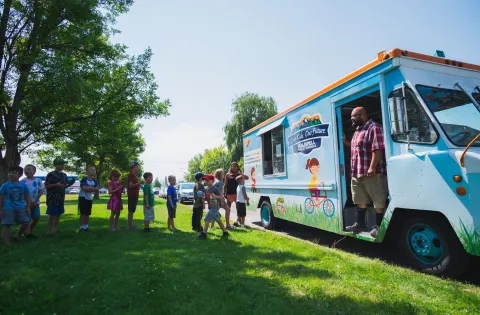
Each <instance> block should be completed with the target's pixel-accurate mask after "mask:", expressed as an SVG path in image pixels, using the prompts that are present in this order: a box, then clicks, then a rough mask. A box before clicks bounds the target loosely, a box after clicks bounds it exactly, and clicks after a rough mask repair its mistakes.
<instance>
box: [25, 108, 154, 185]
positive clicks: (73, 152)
mask: <svg viewBox="0 0 480 315" xmlns="http://www.w3.org/2000/svg"><path fill="white" fill-rule="evenodd" d="M117 118H118V117H117ZM141 127H142V126H141V125H140V124H136V123H135V122H133V121H126V120H125V121H123V122H121V123H117V122H116V121H111V122H110V123H107V122H103V123H101V124H97V125H96V128H90V129H89V128H85V129H83V130H81V131H80V133H79V134H78V135H76V136H75V137H71V138H59V139H58V141H55V142H53V143H52V144H51V145H49V146H47V147H45V148H43V149H42V150H40V151H38V152H37V155H36V157H35V158H34V159H35V162H36V163H37V164H38V165H39V166H40V167H41V168H44V169H49V168H51V167H52V165H53V162H52V161H53V159H54V158H55V157H56V156H61V157H63V158H65V159H67V162H68V163H67V164H66V165H65V169H66V170H67V171H69V172H73V173H79V174H80V173H83V172H84V171H85V168H86V166H88V165H94V166H95V168H96V170H97V180H98V182H99V183H100V184H102V185H106V183H107V182H108V179H109V173H110V170H112V169H117V170H119V171H120V172H121V173H124V174H126V173H128V172H129V170H130V169H129V163H130V161H132V160H137V159H138V157H139V155H140V154H141V153H142V152H143V151H144V149H145V144H144V140H143V138H142V137H141V134H140V129H141ZM122 178H124V180H125V179H126V177H123V176H122Z"/></svg>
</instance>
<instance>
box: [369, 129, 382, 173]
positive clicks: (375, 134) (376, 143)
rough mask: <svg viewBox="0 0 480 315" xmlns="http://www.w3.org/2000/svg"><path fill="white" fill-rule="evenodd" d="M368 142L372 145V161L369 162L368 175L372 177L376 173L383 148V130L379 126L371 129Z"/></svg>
mask: <svg viewBox="0 0 480 315" xmlns="http://www.w3.org/2000/svg"><path fill="white" fill-rule="evenodd" d="M370 141H371V143H372V161H371V162H370V168H369V169H368V175H369V176H372V175H375V174H376V172H377V166H378V163H379V162H380V160H381V159H382V157H383V153H382V150H383V149H384V148H385V144H384V141H383V130H382V128H381V127H380V126H374V127H373V128H372V132H371V136H370Z"/></svg>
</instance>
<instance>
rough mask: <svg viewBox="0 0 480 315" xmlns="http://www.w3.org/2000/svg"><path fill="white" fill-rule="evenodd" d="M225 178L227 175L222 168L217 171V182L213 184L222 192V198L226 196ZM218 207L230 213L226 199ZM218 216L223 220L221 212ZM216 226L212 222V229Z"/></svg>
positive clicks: (220, 201) (219, 202)
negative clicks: (224, 189)
mask: <svg viewBox="0 0 480 315" xmlns="http://www.w3.org/2000/svg"><path fill="white" fill-rule="evenodd" d="M224 178H225V175H224V173H223V170H222V169H221V168H219V169H217V170H216V171H215V181H214V182H213V186H215V187H217V188H218V189H219V190H220V192H221V194H222V196H223V195H224V193H223V186H224V184H223V179H224ZM218 207H219V208H223V209H225V211H230V207H229V206H228V205H227V201H226V200H225V198H222V199H220V200H219V201H218ZM218 215H219V216H220V219H221V218H222V215H221V214H220V212H219V213H218ZM214 225H215V221H212V226H211V228H213V226H214Z"/></svg>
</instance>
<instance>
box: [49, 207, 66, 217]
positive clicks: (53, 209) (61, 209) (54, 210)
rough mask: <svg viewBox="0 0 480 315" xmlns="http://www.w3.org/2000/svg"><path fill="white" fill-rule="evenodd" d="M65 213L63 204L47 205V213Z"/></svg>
mask: <svg viewBox="0 0 480 315" xmlns="http://www.w3.org/2000/svg"><path fill="white" fill-rule="evenodd" d="M64 213H65V207H64V206H63V205H52V206H48V207H47V214H48V215H61V214H64Z"/></svg>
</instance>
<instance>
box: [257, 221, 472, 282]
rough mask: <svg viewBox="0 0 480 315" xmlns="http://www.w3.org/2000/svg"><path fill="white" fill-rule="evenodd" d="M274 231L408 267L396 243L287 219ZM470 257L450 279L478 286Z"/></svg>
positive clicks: (280, 222)
mask: <svg viewBox="0 0 480 315" xmlns="http://www.w3.org/2000/svg"><path fill="white" fill-rule="evenodd" d="M253 224H255V225H257V226H262V224H261V222H260V221H255V222H253ZM275 231H278V232H282V233H285V234H288V235H290V236H293V237H295V238H299V239H303V240H307V241H310V242H312V243H315V244H318V245H322V246H327V247H329V248H332V247H335V248H336V249H339V250H341V251H345V252H348V253H352V254H355V255H358V256H361V257H366V258H372V259H380V260H382V261H385V262H387V263H389V264H392V265H396V266H400V267H404V268H408V265H407V263H406V262H405V260H404V257H402V255H401V253H400V252H399V251H398V248H397V247H396V245H395V244H392V243H371V242H366V241H362V240H359V239H356V238H353V237H344V236H343V235H339V234H335V233H331V232H328V231H323V230H319V229H315V228H312V227H308V226H305V225H301V224H297V223H294V222H289V221H279V224H278V227H276V228H275ZM334 244H335V245H334ZM333 245H334V246H333ZM471 259H472V261H471V264H470V270H469V271H467V272H466V273H465V274H463V275H462V276H459V277H456V278H452V279H453V280H457V281H461V282H464V283H468V284H473V285H476V286H480V269H479V268H478V267H477V266H480V257H477V256H471Z"/></svg>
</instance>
